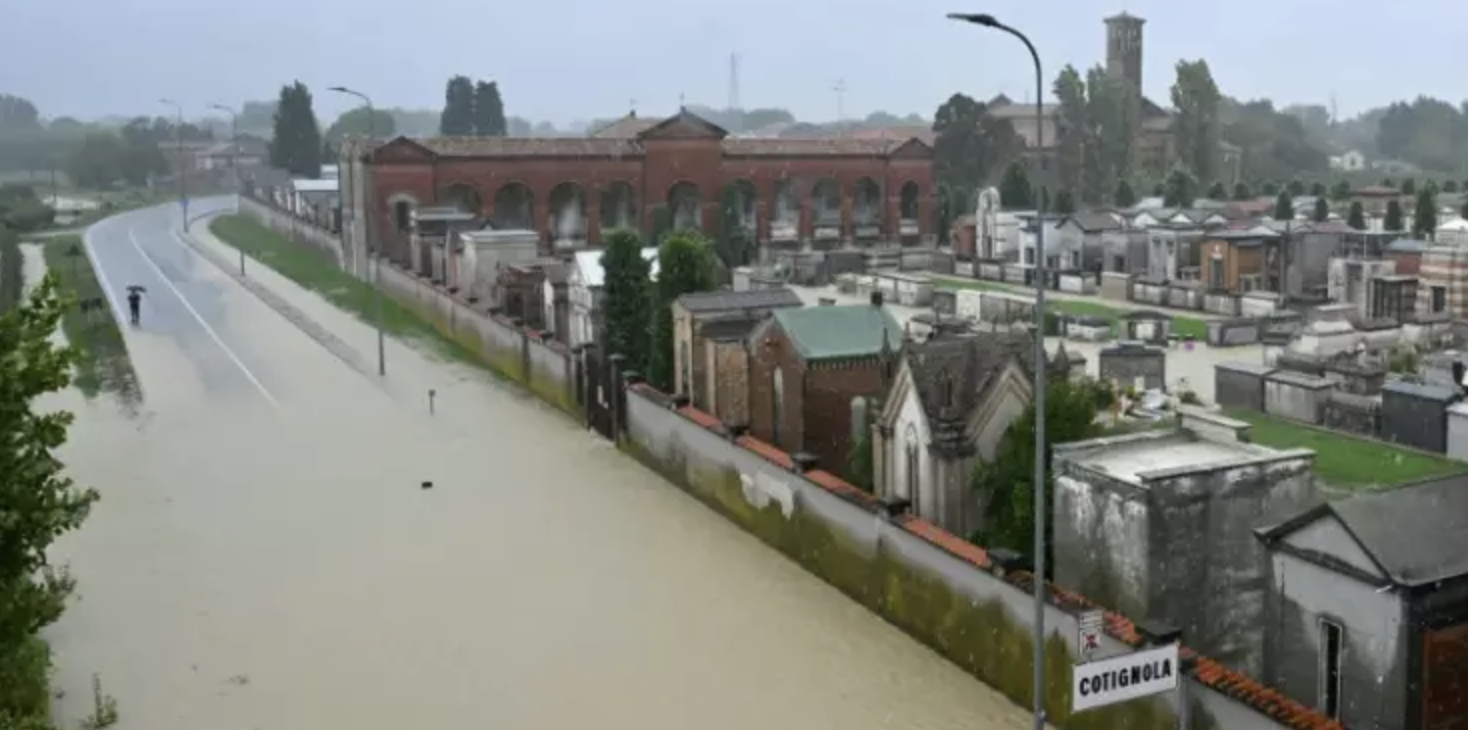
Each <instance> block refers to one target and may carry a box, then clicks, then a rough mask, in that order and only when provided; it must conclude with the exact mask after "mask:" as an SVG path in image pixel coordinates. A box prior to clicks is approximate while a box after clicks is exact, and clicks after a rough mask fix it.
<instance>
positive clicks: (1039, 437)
mask: <svg viewBox="0 0 1468 730" xmlns="http://www.w3.org/2000/svg"><path fill="white" fill-rule="evenodd" d="M948 18H949V19H950V20H958V21H962V22H965V23H973V24H974V25H981V26H984V27H985V28H993V29H994V30H998V31H1002V32H1004V33H1008V34H1010V35H1012V36H1014V37H1015V38H1018V39H1019V40H1020V42H1021V43H1023V44H1025V48H1026V49H1028V50H1029V52H1030V58H1031V59H1032V60H1033V61H1034V62H1035V152H1036V153H1037V154H1039V155H1040V165H1041V170H1043V169H1044V164H1045V157H1044V155H1045V152H1044V149H1045V145H1044V133H1045V73H1044V71H1042V70H1041V68H1040V54H1039V53H1036V52H1035V44H1033V43H1031V42H1030V39H1029V38H1027V37H1025V34H1024V33H1021V32H1019V31H1018V30H1015V29H1014V28H1011V27H1009V26H1007V25H1005V24H1003V23H1001V22H999V20H998V19H996V18H995V17H994V16H992V15H988V14H985V13H949V14H948ZM1040 178H1041V181H1043V180H1044V175H1043V174H1042V175H1041V176H1040ZM1042 190H1043V188H1042ZM1039 197H1040V199H1039V204H1038V205H1037V206H1036V209H1035V210H1036V213H1037V215H1036V216H1035V222H1036V225H1035V476H1034V480H1035V481H1034V492H1035V546H1034V552H1035V555H1034V563H1035V581H1034V583H1035V618H1034V623H1035V626H1034V628H1035V632H1034V643H1035V657H1034V662H1035V675H1034V711H1035V730H1045V519H1046V516H1045V386H1046V378H1047V376H1048V375H1049V373H1048V372H1046V371H1047V370H1048V368H1047V367H1045V283H1046V282H1045V196H1044V195H1043V194H1042V195H1040V196H1039Z"/></svg>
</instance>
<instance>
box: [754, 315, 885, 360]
mask: <svg viewBox="0 0 1468 730" xmlns="http://www.w3.org/2000/svg"><path fill="white" fill-rule="evenodd" d="M774 316H775V322H776V323H778V324H779V325H780V329H781V330H783V331H784V332H785V336H786V337H789V338H790V342H791V343H792V344H794V345H795V350H796V352H799V353H800V356H801V357H802V358H804V359H805V360H807V361H812V360H835V359H840V358H848V357H866V356H869V355H876V354H878V353H880V352H881V351H882V349H883V347H884V345H885V347H887V348H889V349H891V350H892V351H893V352H896V351H897V350H899V349H901V347H902V325H900V324H898V322H897V318H896V317H893V316H892V313H891V312H889V311H887V308H886V307H884V306H880V305H876V304H844V305H840V304H838V305H832V306H828V307H801V308H798V309H776V310H775V311H774Z"/></svg>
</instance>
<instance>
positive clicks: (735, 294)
mask: <svg viewBox="0 0 1468 730" xmlns="http://www.w3.org/2000/svg"><path fill="white" fill-rule="evenodd" d="M678 304H680V305H682V307H683V308H684V309H686V310H688V311H689V312H690V313H693V314H710V313H715V312H730V311H741V310H747V309H778V308H780V307H799V306H801V304H803V302H802V301H801V299H800V296H799V295H798V294H796V293H795V292H793V291H791V290H789V289H786V288H785V287H783V286H779V287H774V288H771V289H747V290H745V291H706V292H698V293H696V294H684V295H683V296H681V297H678Z"/></svg>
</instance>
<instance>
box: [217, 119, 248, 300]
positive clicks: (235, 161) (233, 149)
mask: <svg viewBox="0 0 1468 730" xmlns="http://www.w3.org/2000/svg"><path fill="white" fill-rule="evenodd" d="M209 108H210V109H215V110H218V111H222V112H224V113H225V114H228V115H229V169H230V172H232V173H234V195H235V198H234V212H235V214H236V215H238V214H239V212H240V194H241V193H242V192H243V191H244V189H245V186H244V184H243V183H242V182H241V181H240V159H239V158H240V115H239V114H236V113H235V110H233V109H231V108H229V107H227V106H225V105H223V104H210V105H209ZM239 252H240V276H244V275H245V250H244V249H243V248H242V249H239Z"/></svg>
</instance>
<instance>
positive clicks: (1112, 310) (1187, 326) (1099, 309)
mask: <svg viewBox="0 0 1468 730" xmlns="http://www.w3.org/2000/svg"><path fill="white" fill-rule="evenodd" d="M934 281H935V282H936V283H937V285H938V288H939V289H976V290H979V291H1000V292H1008V293H1011V294H1021V295H1029V294H1033V293H1034V290H1033V289H1031V288H1029V287H1023V286H1016V285H1014V284H1004V283H1000V282H997V281H980V280H976V279H960V278H957V277H951V276H941V275H940V276H935V277H934ZM1045 306H1046V308H1047V309H1050V310H1054V311H1056V312H1062V313H1065V314H1071V315H1075V316H1078V317H1082V316H1084V317H1100V318H1102V319H1107V320H1110V321H1111V322H1112V324H1113V326H1118V325H1116V321H1117V320H1118V319H1119V318H1120V317H1121V316H1122V315H1123V314H1126V313H1127V312H1128V311H1131V310H1127V309H1122V308H1120V307H1113V306H1110V305H1108V304H1105V303H1104V302H1096V301H1085V300H1079V299H1060V298H1058V297H1052V298H1050V299H1047V300H1046V301H1045ZM1159 311H1167V310H1159ZM1172 332H1173V334H1175V335H1178V336H1180V337H1187V336H1189V335H1191V336H1192V337H1194V338H1195V339H1198V340H1200V341H1201V340H1203V339H1205V338H1206V337H1207V336H1208V324H1207V323H1206V322H1204V321H1203V320H1201V319H1198V318H1196V317H1188V316H1184V315H1177V314H1174V315H1173V317H1172Z"/></svg>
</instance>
